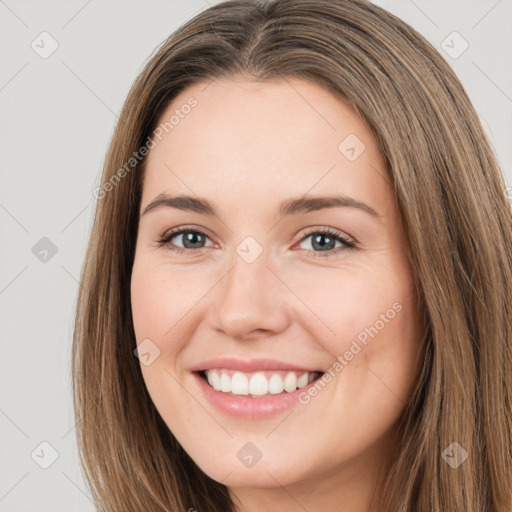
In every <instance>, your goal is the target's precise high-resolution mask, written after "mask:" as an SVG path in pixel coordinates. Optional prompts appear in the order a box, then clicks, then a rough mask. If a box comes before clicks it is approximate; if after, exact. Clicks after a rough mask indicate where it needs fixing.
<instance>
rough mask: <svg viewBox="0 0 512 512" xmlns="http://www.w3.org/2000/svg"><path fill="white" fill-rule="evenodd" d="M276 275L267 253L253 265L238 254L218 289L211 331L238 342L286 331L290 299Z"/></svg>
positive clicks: (213, 308) (212, 314) (213, 307)
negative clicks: (221, 333) (216, 331)
mask: <svg viewBox="0 0 512 512" xmlns="http://www.w3.org/2000/svg"><path fill="white" fill-rule="evenodd" d="M277 275H278V272H277V271H276V270H274V269H271V268H270V267H269V262H268V258H267V256H266V253H265V252H263V253H262V254H261V255H260V256H259V257H258V258H257V259H256V260H255V261H252V262H248V261H246V260H245V259H244V258H243V257H241V256H240V255H239V254H238V253H236V252H235V254H234V256H233V258H232V264H231V267H230V269H229V271H228V272H227V274H226V275H225V277H224V278H223V279H222V281H221V282H220V283H219V284H218V285H217V286H216V293H215V294H214V300H213V306H212V309H211V310H210V314H211V317H210V318H211V322H212V327H213V328H215V329H217V330H222V331H224V333H226V334H227V335H228V336H229V337H231V338H233V339H237V340H243V339H252V338H255V337H259V336H270V335H271V334H275V333H279V332H282V331H284V330H286V328H287V327H288V325H289V323H290V315H289V309H288V307H287V306H288V304H287V300H289V297H287V288H286V286H285V285H284V284H283V282H282V281H281V280H280V279H279V278H278V277H277Z"/></svg>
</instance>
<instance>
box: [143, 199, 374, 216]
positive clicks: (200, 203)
mask: <svg viewBox="0 0 512 512" xmlns="http://www.w3.org/2000/svg"><path fill="white" fill-rule="evenodd" d="M162 207H166V208H176V209H178V210H183V211H188V212H196V213H202V214H205V215H213V216H216V217H217V216H218V215H217V212H216V210H215V208H214V207H213V205H212V204H211V203H210V202H209V201H207V200H206V199H202V198H198V197H192V196H177V197H171V196H168V195H166V194H159V195H158V196H157V197H156V198H155V199H154V200H153V201H151V203H149V204H148V205H147V206H146V208H144V211H143V212H142V214H141V217H142V215H145V214H146V213H148V212H150V211H152V210H156V209H157V208H162ZM324 208H357V209H359V210H361V211H363V212H366V213H368V214H369V215H371V216H373V217H376V218H380V217H381V216H380V215H379V214H378V213H377V212H376V211H375V210H374V209H373V208H372V207H371V206H369V205H367V204H366V203H363V202H362V201H358V200H356V199H353V198H352V197H348V196H345V195H333V196H322V197H314V196H313V197H312V196H310V197H305V196H304V197H297V198H291V199H287V200H285V201H283V202H282V203H281V204H280V205H279V208H278V213H279V216H281V217H284V216H287V215H297V214H299V213H307V212H312V211H318V210H323V209H324Z"/></svg>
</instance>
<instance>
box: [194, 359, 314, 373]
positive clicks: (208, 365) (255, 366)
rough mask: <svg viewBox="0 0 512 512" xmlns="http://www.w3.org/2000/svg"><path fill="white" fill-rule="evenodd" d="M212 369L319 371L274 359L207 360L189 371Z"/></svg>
mask: <svg viewBox="0 0 512 512" xmlns="http://www.w3.org/2000/svg"><path fill="white" fill-rule="evenodd" d="M212 368H225V369H227V370H239V371H242V372H255V371H258V370H266V371H272V370H292V371H302V372H310V373H311V372H315V371H321V370H315V369H313V368H306V367H304V366H298V365H296V364H292V363H287V362H285V361H278V360H276V359H251V360H249V361H244V360H243V359H234V358H232V357H221V358H217V359H208V360H206V361H202V362H201V363H199V364H196V365H195V366H193V367H192V368H191V369H190V370H191V371H193V372H200V371H203V370H210V369H212Z"/></svg>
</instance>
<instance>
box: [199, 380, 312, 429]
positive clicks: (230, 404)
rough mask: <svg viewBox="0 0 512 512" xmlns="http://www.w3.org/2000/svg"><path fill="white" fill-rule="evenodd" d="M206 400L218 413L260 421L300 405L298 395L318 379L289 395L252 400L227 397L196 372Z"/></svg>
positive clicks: (243, 397)
mask: <svg viewBox="0 0 512 512" xmlns="http://www.w3.org/2000/svg"><path fill="white" fill-rule="evenodd" d="M193 375H194V377H195V379H196V380H197V382H198V384H199V387H200V388H201V391H202V392H203V394H204V396H205V397H206V399H207V400H208V401H209V402H210V403H211V404H212V405H213V406H214V407H215V408H217V409H218V410H219V411H221V412H223V413H225V414H228V415H229V416H235V417H237V418H247V419H262V418H268V417H270V416H274V415H276V414H279V413H280V412H283V411H286V410H288V409H290V408H292V407H293V406H294V405H297V404H300V402H299V395H300V394H301V393H304V392H306V393H307V391H308V389H309V388H310V387H313V386H314V385H315V384H316V382H317V380H318V379H315V380H314V381H312V382H310V383H309V384H308V385H307V386H304V387H303V388H300V389H296V390H295V391H292V392H291V393H286V392H285V393H280V394H277V395H264V396H261V397H256V398H252V397H250V396H245V395H238V396H237V395H228V394H227V393H223V392H222V391H216V390H215V389H213V388H212V387H211V386H210V385H209V384H208V383H207V382H206V381H205V380H204V379H203V378H202V377H201V375H200V374H199V373H198V372H193Z"/></svg>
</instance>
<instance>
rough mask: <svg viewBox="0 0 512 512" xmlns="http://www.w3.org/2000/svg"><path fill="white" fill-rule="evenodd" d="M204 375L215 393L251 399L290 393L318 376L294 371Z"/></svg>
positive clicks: (219, 371) (215, 370)
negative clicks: (243, 396) (220, 392)
mask: <svg viewBox="0 0 512 512" xmlns="http://www.w3.org/2000/svg"><path fill="white" fill-rule="evenodd" d="M204 373H205V375H206V379H207V381H208V384H210V386H211V387H212V388H213V389H215V390H216V391H222V392H223V393H232V394H233V395H245V396H248V395H251V396H253V397H256V396H264V395H269V394H270V395H278V394H280V393H283V392H284V391H286V392H287V393H292V392H293V391H295V390H296V389H297V388H299V389H300V388H303V387H304V386H307V385H308V384H310V383H311V382H312V381H313V380H314V379H315V378H316V377H317V376H318V375H319V374H318V372H307V373H302V372H300V373H298V372H294V371H288V372H286V373H285V372H279V373H277V372H276V373H272V374H271V375H270V372H255V373H244V372H238V371H236V372H233V371H229V370H225V369H214V370H205V372H204ZM267 377H269V378H267Z"/></svg>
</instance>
